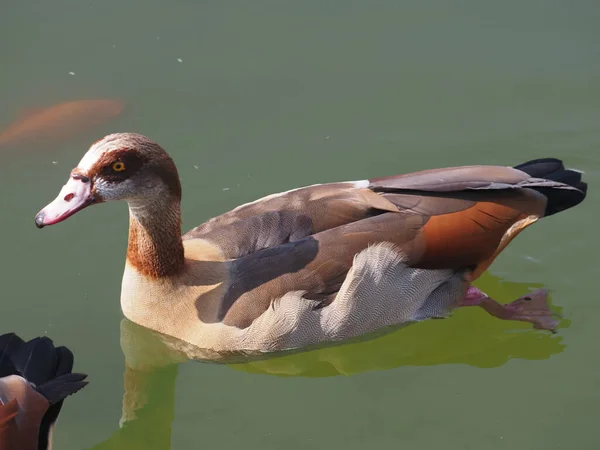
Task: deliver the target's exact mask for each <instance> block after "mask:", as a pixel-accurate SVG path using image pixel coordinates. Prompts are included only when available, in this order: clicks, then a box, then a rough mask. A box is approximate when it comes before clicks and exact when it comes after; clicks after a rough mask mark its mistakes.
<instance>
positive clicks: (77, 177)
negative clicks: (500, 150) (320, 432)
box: [35, 133, 587, 354]
mask: <svg viewBox="0 0 600 450" xmlns="http://www.w3.org/2000/svg"><path fill="white" fill-rule="evenodd" d="M582 178H583V172H582V171H580V170H576V169H568V168H566V167H565V165H564V163H563V161H562V160H560V159H557V158H550V157H547V158H538V159H535V160H530V161H526V162H524V163H521V164H518V165H516V166H495V165H470V166H456V167H444V168H434V169H427V170H422V171H418V172H413V173H406V174H399V175H387V176H383V177H379V178H370V179H363V180H356V181H333V182H328V183H323V184H314V185H309V186H305V187H300V188H295V189H292V190H289V191H285V192H281V193H276V194H272V195H267V196H266V197H263V198H260V199H257V200H255V201H252V202H249V203H246V204H243V205H240V206H238V207H236V208H234V209H232V210H231V211H227V212H224V213H223V214H221V215H218V216H216V217H213V218H211V219H209V220H207V221H206V222H204V223H202V224H200V225H199V226H197V227H195V228H193V229H191V230H189V231H187V232H186V233H185V234H183V235H182V234H181V233H182V231H181V200H182V186H181V182H180V178H179V174H178V171H177V167H176V165H175V162H174V161H173V159H172V158H171V157H170V156H169V154H168V153H167V152H166V151H165V149H163V148H162V147H161V146H160V145H159V144H158V143H157V142H155V141H154V140H152V139H151V138H149V137H147V136H145V135H142V134H138V133H113V134H109V135H107V136H104V137H103V138H101V139H99V140H98V141H96V142H94V143H93V144H92V145H91V146H90V148H89V149H88V150H87V152H86V153H85V154H84V155H83V157H82V159H81V160H80V161H79V163H78V164H77V166H76V167H74V168H73V170H72V171H71V173H70V177H69V178H68V181H67V183H66V184H65V185H64V186H63V187H62V189H61V190H60V192H59V194H58V196H57V197H56V198H55V199H54V200H53V201H51V202H50V203H48V204H47V205H46V206H45V207H44V208H42V209H41V210H40V211H39V212H38V213H37V214H36V216H35V224H36V226H37V227H38V228H43V227H46V226H49V225H54V224H57V223H59V222H62V221H64V220H66V219H67V218H69V217H71V216H73V215H74V214H76V213H78V212H80V211H81V210H83V209H85V208H87V207H89V206H91V205H96V204H101V203H104V202H108V201H119V200H122V201H125V202H127V204H128V207H129V235H128V244H127V252H126V257H125V267H124V272H123V277H122V280H121V298H120V301H121V309H122V312H123V314H124V316H125V317H126V318H127V319H129V320H130V321H132V322H134V323H136V324H139V325H141V326H143V327H146V328H149V329H151V330H155V331H157V332H159V333H162V334H164V335H168V336H173V337H175V338H177V339H180V340H181V341H184V342H187V343H190V344H192V345H194V346H197V347H200V348H205V349H210V350H211V351H214V352H217V353H236V354H252V353H265V352H272V351H281V350H288V349H298V348H304V347H309V346H313V345H320V344H326V343H328V342H338V341H344V340H347V339H350V338H353V337H360V336H363V335H367V334H369V333H372V332H377V331H378V330H383V329H388V328H390V327H391V328H394V327H402V326H405V325H409V324H413V323H417V322H420V321H423V320H427V319H432V318H446V317H449V315H451V312H452V311H453V310H454V309H456V308H458V307H460V306H474V305H478V306H482V307H483V308H484V309H485V310H486V311H488V312H489V313H490V314H492V315H494V316H496V317H498V318H500V319H503V320H521V321H527V322H531V323H534V325H535V324H536V323H538V324H540V323H541V322H540V320H539V319H540V316H545V315H547V314H548V311H547V310H545V309H544V308H543V305H541V306H540V302H539V301H538V302H530V303H531V304H532V305H535V307H534V306H531V307H529V306H527V305H528V303H527V302H526V301H523V302H520V303H519V305H517V306H516V307H515V306H514V305H513V306H512V307H511V308H508V307H506V305H501V304H499V303H498V302H495V301H494V300H492V299H491V298H490V297H489V296H487V295H486V294H485V293H484V292H482V291H480V290H479V289H477V288H476V287H474V286H473V284H472V283H473V282H475V281H476V280H477V279H478V278H479V276H480V275H481V274H482V273H483V272H484V271H485V270H487V269H488V267H489V266H490V265H491V264H492V263H493V261H494V260H495V258H496V257H497V256H498V255H499V254H500V253H501V252H502V251H503V250H504V249H505V248H506V247H507V245H508V244H509V243H510V242H511V241H512V240H513V239H514V238H515V237H516V236H517V235H518V234H520V233H521V232H522V231H523V230H524V229H525V228H528V227H529V226H530V225H532V224H533V223H535V222H537V221H538V220H539V219H541V218H546V217H549V216H553V215H555V214H557V213H559V212H563V211H566V210H570V209H571V208H573V207H575V206H577V205H578V204H580V203H581V202H582V201H583V200H584V199H585V197H586V193H587V183H585V182H584V181H582ZM540 307H541V308H542V310H540ZM542 322H543V321H542Z"/></svg>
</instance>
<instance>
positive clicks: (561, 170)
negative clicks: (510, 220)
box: [514, 158, 588, 216]
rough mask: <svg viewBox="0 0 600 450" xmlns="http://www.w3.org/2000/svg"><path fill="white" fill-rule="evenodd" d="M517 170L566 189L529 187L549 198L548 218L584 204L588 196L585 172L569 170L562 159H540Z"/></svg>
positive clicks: (524, 164) (520, 166)
mask: <svg viewBox="0 0 600 450" xmlns="http://www.w3.org/2000/svg"><path fill="white" fill-rule="evenodd" d="M514 168H515V169H518V170H521V171H523V172H525V173H526V174H528V175H529V176H531V177H532V178H540V179H544V180H549V181H554V182H558V183H562V184H563V185H564V187H563V188H562V189H561V188H555V187H549V186H543V185H540V186H537V187H536V186H528V187H531V188H532V189H535V190H537V191H538V192H540V193H542V194H544V195H545V196H546V197H547V198H548V205H547V206H546V213H545V215H546V216H551V215H552V214H556V213H558V212H561V211H564V210H566V209H569V208H573V207H574V206H577V205H579V204H580V203H581V202H583V201H584V200H585V198H586V196H587V190H588V185H587V183H586V182H584V181H582V177H583V172H581V171H578V170H574V169H567V168H565V165H564V163H563V161H562V160H561V159H558V158H538V159H532V160H530V161H527V162H524V163H522V164H519V165H517V166H514Z"/></svg>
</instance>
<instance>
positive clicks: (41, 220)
mask: <svg viewBox="0 0 600 450" xmlns="http://www.w3.org/2000/svg"><path fill="white" fill-rule="evenodd" d="M45 225H46V224H45V223H44V213H38V215H37V216H35V226H36V227H38V228H44V226H45Z"/></svg>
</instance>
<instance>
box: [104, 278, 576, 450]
mask: <svg viewBox="0 0 600 450" xmlns="http://www.w3.org/2000/svg"><path fill="white" fill-rule="evenodd" d="M477 284H478V285H479V286H482V287H485V291H486V292H488V293H490V295H493V296H494V297H495V298H496V299H497V300H498V301H500V302H501V303H507V302H510V301H513V300H514V299H515V298H522V297H523V296H525V295H526V293H527V292H528V291H530V290H534V289H539V288H541V287H542V286H540V285H539V284H535V283H513V282H506V281H503V280H501V279H500V278H498V277H495V276H493V275H491V274H489V272H486V273H485V274H484V275H483V276H482V277H481V278H480V279H479V281H478V282H477ZM552 310H553V311H554V312H555V313H556V314H557V315H558V314H559V313H560V312H561V308H558V307H555V306H552ZM568 325H569V321H568V320H565V319H562V320H561V321H560V326H561V328H565V327H567V326H568ZM386 331H387V332H385V333H384V334H383V335H382V333H378V334H372V335H369V336H366V337H363V338H361V339H355V340H352V341H350V342H348V341H346V342H343V343H338V344H330V345H328V346H324V347H321V348H316V349H312V350H308V351H306V350H304V351H288V352H283V353H276V354H269V355H263V356H262V357H239V356H235V355H233V356H231V355H229V356H225V357H224V356H223V355H216V354H214V353H212V352H210V351H207V350H206V349H201V348H198V347H194V346H192V345H190V344H187V343H185V342H183V341H180V340H178V339H174V338H172V337H170V336H166V335H161V334H159V333H157V332H154V331H152V330H149V329H146V328H144V327H141V326H139V325H136V324H134V323H133V322H131V321H129V320H127V319H123V320H122V322H121V348H122V351H123V353H124V356H125V373H124V391H125V392H124V396H123V409H122V416H121V420H120V425H121V426H120V428H119V429H118V430H117V431H116V432H115V433H114V434H113V435H112V436H111V437H110V438H109V439H107V440H106V441H104V442H102V443H100V444H98V445H97V446H95V447H93V448H94V450H100V449H109V448H110V449H128V450H131V449H169V448H170V446H171V444H170V442H171V424H172V422H173V419H174V411H175V387H176V379H177V373H178V367H179V365H180V364H181V363H184V362H187V361H189V360H196V361H202V362H218V363H221V364H227V365H228V366H229V367H230V368H232V369H233V370H236V371H239V372H246V373H253V374H265V375H274V376H280V377H281V376H286V377H316V378H318V377H332V376H340V375H344V376H351V375H354V374H358V373H362V372H369V371H382V370H390V369H397V368H401V367H405V366H432V365H442V364H465V365H470V366H472V367H476V368H493V367H499V366H501V365H503V364H505V363H506V362H507V361H508V360H509V359H526V360H543V359H547V358H549V357H550V356H552V355H555V354H558V353H560V352H562V351H563V350H564V348H565V345H564V344H563V343H562V337H561V336H560V333H556V334H554V333H551V332H548V331H543V330H536V329H534V328H532V326H531V324H529V323H523V322H517V321H506V320H498V319H496V318H494V317H492V316H490V315H489V314H487V313H486V312H485V311H483V310H482V309H481V308H460V309H458V310H456V311H455V312H454V313H453V315H452V317H451V318H449V319H441V320H428V321H425V322H421V323H418V324H415V325H414V326H407V327H404V328H402V329H400V330H398V329H388V330H386ZM197 386H201V384H198V385H197ZM231 388H232V389H235V386H232V387H231ZM199 408H202V406H201V405H200V406H199ZM198 414H199V417H200V416H201V415H202V414H201V411H198Z"/></svg>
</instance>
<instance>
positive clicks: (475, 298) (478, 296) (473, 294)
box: [458, 286, 489, 306]
mask: <svg viewBox="0 0 600 450" xmlns="http://www.w3.org/2000/svg"><path fill="white" fill-rule="evenodd" d="M486 298H489V297H488V295H487V294H486V293H485V292H483V291H480V290H479V289H477V288H476V287H475V286H469V288H468V289H467V292H466V293H465V296H464V297H463V299H462V301H461V302H460V303H459V305H458V306H479V305H481V302H482V301H483V300H485V299H486Z"/></svg>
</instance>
